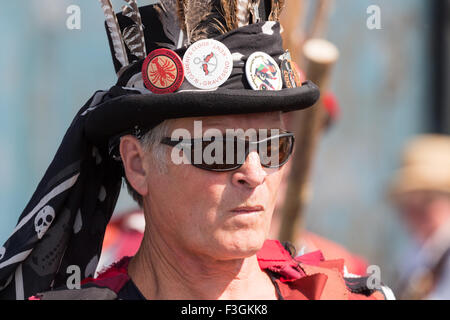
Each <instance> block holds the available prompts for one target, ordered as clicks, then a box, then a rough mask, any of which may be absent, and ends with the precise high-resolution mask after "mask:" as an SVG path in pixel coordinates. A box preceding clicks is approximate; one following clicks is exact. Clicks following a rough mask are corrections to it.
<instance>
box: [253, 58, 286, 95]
mask: <svg viewBox="0 0 450 320" xmlns="http://www.w3.org/2000/svg"><path fill="white" fill-rule="evenodd" d="M245 74H246V76H247V81H248V83H249V84H250V86H251V87H252V89H253V90H281V88H282V87H283V80H282V77H281V70H280V68H279V67H278V64H277V63H276V61H275V60H274V59H273V58H272V57H271V56H269V55H268V54H267V53H264V52H254V53H252V54H251V55H250V57H248V59H247V62H246V64H245Z"/></svg>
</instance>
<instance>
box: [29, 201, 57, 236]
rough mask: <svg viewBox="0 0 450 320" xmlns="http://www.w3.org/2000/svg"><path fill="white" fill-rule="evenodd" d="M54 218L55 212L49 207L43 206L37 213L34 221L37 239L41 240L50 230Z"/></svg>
mask: <svg viewBox="0 0 450 320" xmlns="http://www.w3.org/2000/svg"><path fill="white" fill-rule="evenodd" d="M54 218H55V210H53V208H52V207H50V206H45V207H43V208H42V209H41V211H39V212H38V214H37V215H36V218H35V219H34V230H36V233H37V236H38V238H39V239H41V238H42V236H43V235H44V234H45V232H46V231H47V230H48V228H50V225H51V224H52V222H53V219H54Z"/></svg>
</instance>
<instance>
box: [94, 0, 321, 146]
mask: <svg viewBox="0 0 450 320" xmlns="http://www.w3.org/2000/svg"><path fill="white" fill-rule="evenodd" d="M101 2H102V5H103V9H104V11H105V14H106V17H107V22H106V30H107V34H108V39H109V44H110V48H111V53H112V56H113V62H114V66H115V70H116V72H117V74H118V81H117V84H116V86H117V87H121V88H123V89H128V90H121V93H120V94H119V95H118V96H117V97H115V98H114V99H110V100H108V101H107V102H105V103H104V104H103V105H101V106H99V107H97V108H96V109H95V110H93V111H92V112H90V114H89V119H88V121H87V123H86V130H87V135H88V136H89V137H90V139H91V140H92V141H93V142H94V143H96V144H104V143H105V142H106V141H108V140H109V139H110V138H111V137H113V136H117V135H121V134H123V133H128V132H129V130H130V129H131V128H135V127H140V128H152V127H154V126H156V125H157V124H159V123H161V122H162V121H164V120H166V119H170V118H181V117H194V116H214V115H226V114H245V113H257V112H271V111H283V112H288V111H294V110H299V109H304V108H307V107H310V106H312V105H313V104H314V103H315V102H316V101H317V100H318V98H319V90H318V88H317V86H316V85H314V84H313V83H312V82H310V81H306V82H304V83H302V85H301V86H298V87H295V88H287V87H286V86H285V85H283V88H282V89H281V90H276V91H272V90H254V89H252V87H251V86H250V84H249V82H248V80H247V77H246V64H247V60H248V58H249V56H250V55H251V54H252V53H254V52H264V53H266V54H267V55H269V56H270V57H272V58H273V59H274V60H275V61H276V63H277V64H278V66H280V64H281V61H282V60H281V59H282V55H283V54H284V53H285V51H284V50H283V47H282V38H281V36H280V25H279V23H278V22H277V20H278V16H279V13H280V11H281V8H282V5H283V2H284V1H272V0H269V1H264V0H261V1H259V0H258V1H255V0H248V1H242V0H241V1H223V0H222V1H220V0H207V1H200V2H199V1H194V0H184V1H182V0H179V1H177V0H163V1H161V2H160V3H159V4H156V5H149V6H144V7H141V8H139V9H138V8H137V5H136V3H135V1H132V0H127V2H128V3H129V6H124V7H123V11H122V13H119V14H117V16H116V15H115V14H114V12H113V11H112V7H110V1H109V0H101ZM180 21H181V22H180ZM119 29H120V31H119ZM207 38H209V39H214V40H217V41H219V42H221V43H222V44H224V45H225V46H226V47H227V48H228V49H229V51H230V53H231V55H232V58H233V62H232V63H233V66H232V71H231V75H230V76H229V78H228V79H227V80H226V81H225V82H224V83H223V84H221V85H220V86H218V87H217V88H213V89H209V90H204V89H199V88H197V87H195V86H193V85H191V83H190V82H189V81H187V80H186V78H185V79H184V81H183V82H182V84H181V86H180V88H179V89H178V90H177V91H175V92H173V93H166V94H156V93H153V92H151V91H150V90H148V89H147V88H146V87H145V85H144V83H143V79H142V66H143V64H144V58H145V57H146V55H147V54H148V53H150V54H151V53H152V52H153V51H154V50H156V49H160V48H166V49H170V50H173V51H174V52H175V53H176V54H177V55H178V56H179V57H180V58H183V57H184V55H185V53H186V51H187V50H188V49H189V48H190V47H191V46H192V45H193V44H194V43H195V42H196V41H198V40H202V39H207Z"/></svg>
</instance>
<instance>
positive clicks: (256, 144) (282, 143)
mask: <svg viewBox="0 0 450 320" xmlns="http://www.w3.org/2000/svg"><path fill="white" fill-rule="evenodd" d="M161 143H162V144H166V145H168V146H171V147H177V148H181V149H183V151H184V154H185V155H186V156H187V158H188V160H189V162H190V164H192V165H193V166H195V167H197V168H200V169H204V170H210V171H219V172H224V171H232V170H236V169H238V168H240V167H241V166H242V165H243V164H244V162H245V160H246V159H247V157H248V155H249V154H250V152H252V151H254V150H255V151H257V152H258V155H259V158H260V161H261V165H262V166H263V167H265V168H280V167H281V166H282V165H284V164H285V163H286V162H287V161H288V160H289V157H290V155H291V154H292V151H293V149H294V134H293V133H291V132H283V133H281V134H277V135H275V136H270V137H268V138H264V139H261V140H258V141H249V140H247V139H241V138H238V137H233V138H225V139H215V137H211V138H210V139H205V138H203V139H179V140H172V139H171V138H169V137H165V138H163V139H162V140H161ZM213 144H215V145H213ZM224 146H225V147H224ZM217 147H218V148H217ZM230 149H231V150H230ZM196 150H198V151H197V152H198V153H197V157H196ZM205 150H211V152H210V157H206V159H205V157H204V152H205ZM216 150H218V151H219V152H216ZM200 152H201V153H200ZM199 154H200V155H201V156H199ZM198 158H200V159H198ZM192 159H194V161H192Z"/></svg>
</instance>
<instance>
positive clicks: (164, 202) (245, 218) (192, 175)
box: [144, 112, 284, 260]
mask: <svg viewBox="0 0 450 320" xmlns="http://www.w3.org/2000/svg"><path fill="white" fill-rule="evenodd" d="M194 120H195V121H199V120H201V121H202V128H203V132H204V131H205V130H207V129H210V128H216V129H219V130H221V131H223V132H225V130H226V129H234V130H236V129H243V130H244V131H245V130H247V129H256V130H258V129H284V128H282V121H281V118H280V113H279V112H275V113H264V114H254V115H233V116H214V117H202V118H195V119H194V118H184V119H176V120H174V121H172V123H171V128H170V129H171V130H170V132H172V131H173V130H175V129H179V128H185V129H187V130H189V131H190V132H191V134H192V137H193V138H194ZM195 138H198V137H195ZM162 147H163V148H168V152H167V154H168V156H167V157H166V159H167V172H166V173H164V174H161V173H158V172H154V173H152V174H150V176H149V179H148V187H149V195H148V196H147V197H145V198H144V209H145V211H146V221H147V224H150V228H151V230H157V232H158V233H159V234H158V236H159V237H162V238H163V239H164V240H165V241H167V242H169V243H168V244H169V245H171V246H177V247H178V248H183V249H185V250H189V251H190V252H193V253H195V254H200V255H205V256H208V257H212V258H214V259H217V260H227V259H236V258H244V257H248V256H251V255H253V254H254V253H255V252H256V251H258V250H259V249H260V248H261V246H262V245H263V243H264V241H265V239H266V237H267V234H268V232H269V228H270V222H271V217H272V213H273V210H274V206H275V202H276V197H277V191H278V187H279V185H280V182H281V179H282V173H283V168H279V169H270V168H265V167H262V166H261V163H260V159H259V156H258V154H257V152H256V151H253V152H250V154H249V155H248V157H247V158H246V160H245V163H244V164H243V165H242V166H241V167H240V168H239V169H236V170H233V171H229V172H213V171H207V170H203V169H199V168H196V167H194V166H193V165H191V164H180V165H176V164H174V163H173V162H172V161H171V157H170V154H171V152H172V147H169V146H165V145H164V146H162ZM149 166H150V167H151V164H149Z"/></svg>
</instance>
